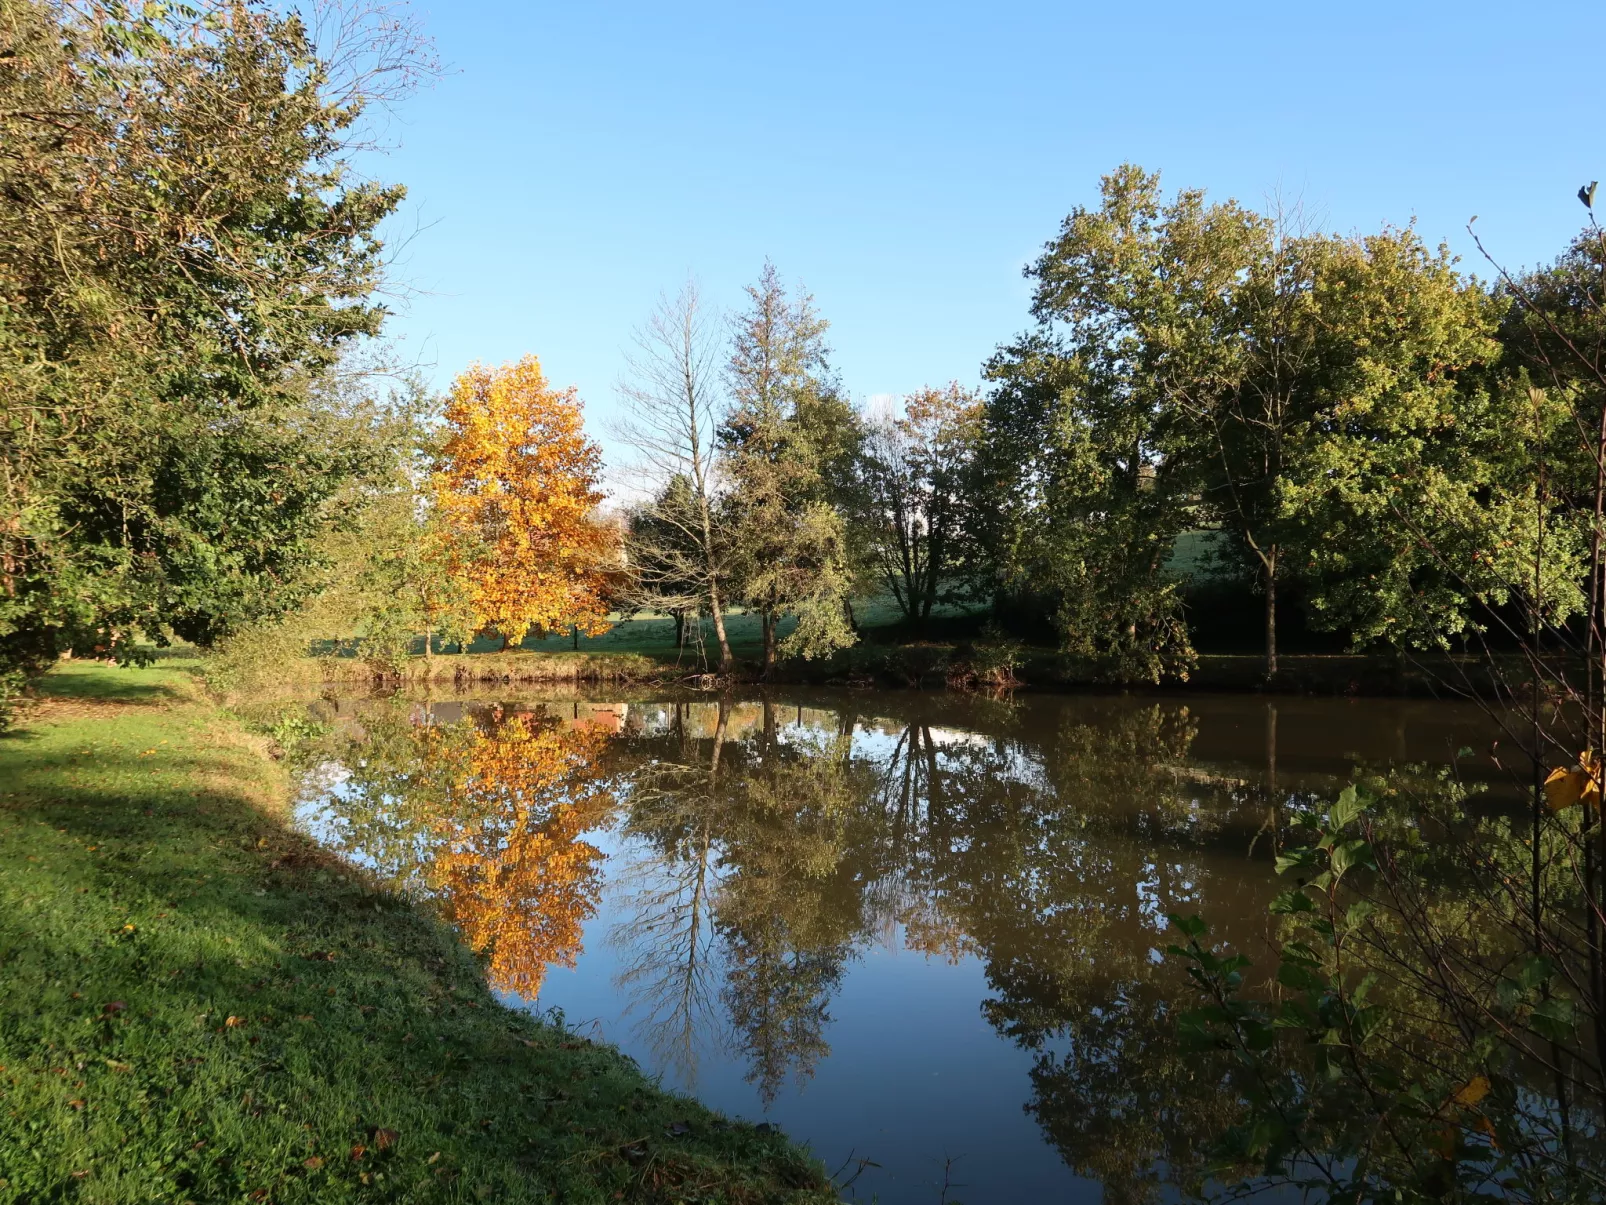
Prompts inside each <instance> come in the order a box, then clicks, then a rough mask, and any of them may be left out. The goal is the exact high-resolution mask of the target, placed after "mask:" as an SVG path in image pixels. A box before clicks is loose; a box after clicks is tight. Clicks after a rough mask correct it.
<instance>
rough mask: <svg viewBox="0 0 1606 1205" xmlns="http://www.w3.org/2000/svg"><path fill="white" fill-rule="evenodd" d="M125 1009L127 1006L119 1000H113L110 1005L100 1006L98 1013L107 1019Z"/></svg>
mask: <svg viewBox="0 0 1606 1205" xmlns="http://www.w3.org/2000/svg"><path fill="white" fill-rule="evenodd" d="M127 1007H128V1005H126V1004H124V1003H123V1002H122V1001H121V1000H113V1001H112V1002H111V1003H110V1004H103V1005H101V1008H100V1011H101V1012H103V1013H105V1014H106V1015H107V1016H108V1017H109V1016H111V1015H112V1014H113V1013H120V1012H122V1011H123V1010H124V1009H125V1008H127Z"/></svg>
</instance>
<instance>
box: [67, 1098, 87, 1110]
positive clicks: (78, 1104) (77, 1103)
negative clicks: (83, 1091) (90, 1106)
mask: <svg viewBox="0 0 1606 1205" xmlns="http://www.w3.org/2000/svg"><path fill="white" fill-rule="evenodd" d="M67 1105H68V1107H69V1108H73V1109H81V1108H83V1107H84V1102H83V1101H81V1100H77V1099H74V1100H69V1101H68V1102H67Z"/></svg>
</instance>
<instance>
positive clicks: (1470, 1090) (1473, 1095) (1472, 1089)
mask: <svg viewBox="0 0 1606 1205" xmlns="http://www.w3.org/2000/svg"><path fill="white" fill-rule="evenodd" d="M1488 1095H1489V1080H1488V1077H1487V1076H1482V1075H1474V1076H1473V1077H1472V1078H1471V1079H1469V1080H1468V1081H1467V1082H1466V1083H1465V1084H1464V1085H1462V1087H1461V1088H1459V1089H1458V1090H1457V1091H1456V1094H1455V1103H1456V1104H1458V1105H1462V1106H1464V1107H1466V1108H1468V1109H1470V1108H1472V1106H1474V1105H1476V1104H1477V1103H1478V1102H1479V1101H1480V1100H1482V1099H1483V1098H1484V1097H1485V1096H1488Z"/></svg>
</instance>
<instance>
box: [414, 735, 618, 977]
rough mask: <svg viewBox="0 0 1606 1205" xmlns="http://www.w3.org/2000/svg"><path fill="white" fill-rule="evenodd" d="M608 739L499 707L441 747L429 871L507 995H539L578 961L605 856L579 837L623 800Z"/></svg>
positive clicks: (468, 939)
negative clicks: (610, 776)
mask: <svg viewBox="0 0 1606 1205" xmlns="http://www.w3.org/2000/svg"><path fill="white" fill-rule="evenodd" d="M428 732H429V730H427V729H426V730H425V734H426V739H429V737H428ZM607 739H608V736H607V733H606V732H605V731H604V730H603V729H602V728H600V727H597V726H580V727H576V728H572V729H568V730H564V729H562V728H560V727H559V726H558V725H557V724H556V722H554V721H553V720H551V719H549V718H546V717H543V716H537V715H529V714H515V715H511V716H506V717H503V716H500V715H498V716H496V717H494V719H493V723H492V725H491V726H490V732H489V733H486V732H476V733H475V735H474V739H473V740H472V741H471V742H470V743H469V745H468V746H467V748H463V747H462V746H461V745H455V744H454V746H453V747H452V748H451V749H450V750H443V752H446V754H447V758H448V760H449V761H450V763H451V773H450V775H449V781H448V783H447V784H446V795H447V798H446V800H445V801H444V804H445V806H444V807H443V808H442V810H441V813H440V818H439V821H438V823H439V832H440V836H442V837H444V841H443V842H442V843H441V846H440V847H438V848H437V851H436V853H435V855H434V857H433V858H432V859H431V861H430V862H429V863H428V865H427V867H426V868H425V876H426V879H427V881H428V884H429V887H430V889H431V890H432V891H433V892H435V893H437V894H438V898H440V899H441V901H442V903H443V904H444V906H445V910H446V913H447V916H448V918H449V919H450V920H451V922H452V923H453V924H454V925H455V926H456V927H457V929H458V931H459V932H460V933H461V934H462V935H463V939H464V940H465V941H466V942H467V943H468V944H469V945H470V946H471V947H472V948H473V949H475V950H477V951H479V952H480V953H481V954H483V955H485V957H486V964H487V966H486V973H487V978H488V979H489V980H490V982H491V985H492V986H493V987H495V988H497V989H498V990H500V991H507V992H514V993H517V994H518V995H520V996H524V997H525V998H527V999H532V1000H533V999H535V998H536V997H537V996H538V995H539V994H540V990H541V983H542V980H543V979H544V978H545V976H546V968H547V967H548V966H549V965H551V964H557V965H560V966H573V965H574V957H575V954H576V953H577V952H578V950H579V949H580V937H581V928H582V926H583V925H584V923H585V921H586V920H587V919H589V918H590V917H591V915H592V914H593V913H594V912H595V911H596V906H597V900H598V898H599V896H600V894H601V890H602V881H601V864H602V860H603V853H602V851H601V850H599V849H598V848H597V847H596V846H594V845H592V844H591V843H590V842H587V841H582V840H580V836H581V834H583V833H585V832H586V831H587V830H589V829H593V828H596V827H598V826H599V825H601V824H603V823H605V822H606V819H607V816H608V814H609V813H610V812H611V811H612V809H613V807H614V803H615V800H614V796H613V794H612V792H611V791H610V790H609V788H608V785H607V782H606V781H605V779H604V777H603V774H602V771H601V769H600V768H599V766H598V758H599V757H600V755H601V752H602V746H603V745H604V744H606V743H607Z"/></svg>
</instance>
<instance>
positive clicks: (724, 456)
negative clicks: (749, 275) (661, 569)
mask: <svg viewBox="0 0 1606 1205" xmlns="http://www.w3.org/2000/svg"><path fill="white" fill-rule="evenodd" d="M747 298H748V306H747V308H746V309H745V310H744V311H743V312H742V313H741V314H739V315H738V316H737V317H736V319H735V320H734V322H733V323H732V340H731V354H730V360H729V362H728V364H727V365H726V380H727V383H728V386H729V389H730V395H731V405H730V408H729V410H728V411H727V412H726V414H725V415H724V420H723V422H722V423H721V424H720V428H719V441H720V453H721V463H722V467H723V470H724V475H725V478H726V482H727V487H728V488H727V493H726V497H725V509H726V513H727V516H728V520H727V521H728V525H729V528H730V531H731V539H732V544H733V547H734V550H735V556H734V561H735V565H736V569H737V573H738V579H739V587H740V590H741V596H742V598H743V600H744V601H745V602H746V603H748V605H750V606H751V607H752V608H753V609H754V610H755V611H757V613H758V617H759V623H760V628H761V631H762V637H763V658H764V674H765V676H766V677H767V676H769V675H770V674H771V673H772V672H773V671H774V668H775V660H776V653H777V651H778V650H780V649H781V642H780V641H778V639H777V627H778V626H779V624H780V622H781V620H782V619H783V618H784V617H786V616H792V617H794V618H795V619H796V621H797V624H796V627H795V628H794V629H793V631H792V633H791V635H790V636H788V637H787V639H786V641H785V647H784V651H786V652H789V653H795V654H797V655H800V656H803V657H814V656H820V655H822V654H826V653H829V652H831V651H833V650H834V649H837V648H842V647H845V646H847V645H850V644H852V643H853V641H854V639H855V636H854V633H853V631H852V628H851V626H850V624H849V622H848V619H847V599H848V591H849V588H850V587H851V584H852V569H851V565H850V563H849V557H848V539H847V530H846V522H845V519H844V517H843V514H842V511H841V510H840V509H839V508H838V507H837V506H836V505H834V502H835V499H834V498H833V486H834V483H835V481H836V480H837V479H838V478H839V477H840V475H841V471H842V468H843V466H845V465H847V464H850V463H851V462H852V460H853V457H854V453H855V452H856V451H857V445H858V443H859V440H860V434H859V431H858V427H857V416H856V415H855V414H854V412H853V409H852V407H851V406H849V405H848V404H847V402H846V401H845V400H844V399H843V398H842V397H841V396H840V391H839V390H838V389H837V387H836V385H835V383H834V381H833V380H832V379H831V375H830V370H829V366H828V364H827V361H826V346H825V331H826V327H827V325H828V324H827V323H826V321H825V320H824V319H823V318H821V317H820V316H819V314H818V313H817V312H816V310H815V308H814V304H813V299H812V298H811V297H809V296H808V295H807V294H802V295H798V296H795V297H794V296H790V295H789V294H788V292H787V290H786V287H785V286H784V284H783V283H782V281H781V278H780V275H779V273H777V272H776V270H775V267H774V265H773V264H769V263H766V264H765V265H764V271H763V273H762V274H761V275H760V277H759V280H758V283H757V284H754V285H750V286H748V288H747Z"/></svg>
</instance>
